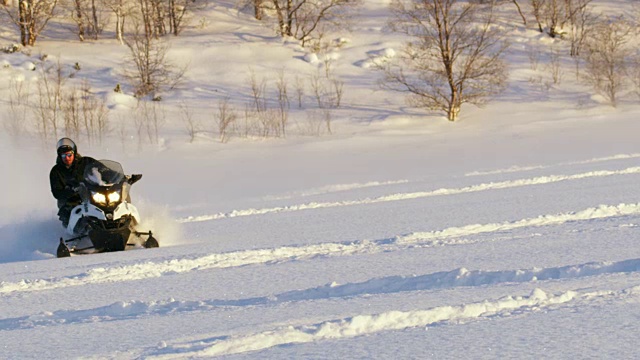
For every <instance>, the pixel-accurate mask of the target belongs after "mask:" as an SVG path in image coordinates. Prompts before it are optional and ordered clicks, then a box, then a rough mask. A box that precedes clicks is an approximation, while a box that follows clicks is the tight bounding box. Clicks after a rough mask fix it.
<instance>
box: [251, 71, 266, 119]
mask: <svg viewBox="0 0 640 360" xmlns="http://www.w3.org/2000/svg"><path fill="white" fill-rule="evenodd" d="M249 74H250V76H249V85H250V87H251V98H252V100H253V105H254V109H255V111H256V112H257V113H258V114H260V113H263V112H265V111H266V110H267V99H266V95H265V93H266V88H267V81H266V80H265V79H264V78H262V79H261V80H260V81H258V79H257V77H256V73H255V72H254V71H253V69H250V70H249Z"/></svg>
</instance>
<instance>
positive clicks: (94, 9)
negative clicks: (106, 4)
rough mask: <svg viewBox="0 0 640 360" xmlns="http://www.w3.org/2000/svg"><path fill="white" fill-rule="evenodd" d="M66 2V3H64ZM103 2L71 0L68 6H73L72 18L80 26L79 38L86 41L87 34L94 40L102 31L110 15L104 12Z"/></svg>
mask: <svg viewBox="0 0 640 360" xmlns="http://www.w3.org/2000/svg"><path fill="white" fill-rule="evenodd" d="M63 4H64V3H63ZM102 6H103V3H102V2H98V1H97V0H71V1H70V3H69V4H68V5H67V7H71V9H70V12H71V18H72V19H73V21H74V22H75V23H76V25H77V28H78V30H77V31H78V38H79V39H80V41H84V39H85V35H86V36H89V37H91V38H92V39H94V40H97V39H98V36H99V35H100V34H101V33H102V30H103V29H104V26H105V24H106V23H107V21H108V17H107V16H105V15H101V14H103V12H102V9H101V7H102Z"/></svg>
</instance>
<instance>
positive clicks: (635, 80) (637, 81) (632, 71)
mask: <svg viewBox="0 0 640 360" xmlns="http://www.w3.org/2000/svg"><path fill="white" fill-rule="evenodd" d="M628 70H629V78H630V79H631V83H632V84H633V89H634V91H633V92H634V93H635V94H636V95H637V96H638V98H639V99H640V56H638V55H636V56H634V57H632V59H631V66H629V67H628Z"/></svg>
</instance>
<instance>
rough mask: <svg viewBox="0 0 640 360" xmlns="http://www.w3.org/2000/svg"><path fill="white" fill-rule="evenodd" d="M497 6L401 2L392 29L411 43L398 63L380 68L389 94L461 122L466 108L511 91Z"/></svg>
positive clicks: (382, 64) (432, 0)
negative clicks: (496, 21) (405, 96)
mask: <svg viewBox="0 0 640 360" xmlns="http://www.w3.org/2000/svg"><path fill="white" fill-rule="evenodd" d="M493 9H494V4H493V2H490V3H489V4H487V5H482V4H478V3H476V2H462V1H458V0H421V1H418V2H412V1H406V0H395V1H394V3H393V7H392V11H393V18H392V20H391V22H390V24H389V25H390V26H391V28H392V29H394V30H395V31H397V32H400V33H403V34H406V35H408V36H409V38H410V39H411V41H410V42H408V43H407V44H406V45H405V48H404V51H403V53H402V55H401V56H400V58H399V60H398V61H388V62H375V63H374V64H375V66H376V67H377V68H378V69H380V70H382V71H383V74H384V78H383V79H382V81H381V82H380V85H381V87H382V88H384V89H389V90H393V91H400V92H405V93H408V94H409V97H408V102H409V104H411V105H412V106H416V107H420V108H427V109H431V110H437V111H443V112H445V113H446V114H447V118H448V119H449V120H450V121H455V120H456V119H457V118H458V116H459V113H460V109H461V106H462V104H464V103H471V104H476V105H482V104H484V103H486V102H487V101H488V99H489V98H490V97H491V96H492V95H494V94H497V93H499V92H501V91H502V90H503V89H504V88H505V84H506V80H507V72H508V70H507V66H506V65H505V63H504V62H503V61H502V57H503V53H504V50H505V49H506V48H507V43H506V41H505V40H504V34H503V33H502V32H501V31H500V29H499V28H497V27H495V26H494V13H493Z"/></svg>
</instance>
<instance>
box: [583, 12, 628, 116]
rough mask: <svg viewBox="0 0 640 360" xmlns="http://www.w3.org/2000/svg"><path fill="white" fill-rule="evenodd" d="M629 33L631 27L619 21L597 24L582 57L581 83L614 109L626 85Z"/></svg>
mask: <svg viewBox="0 0 640 360" xmlns="http://www.w3.org/2000/svg"><path fill="white" fill-rule="evenodd" d="M631 31H632V27H631V25H630V24H629V23H628V22H627V21H625V20H624V19H623V18H621V17H617V18H612V19H609V20H608V21H601V22H599V23H598V25H597V26H596V29H595V31H594V32H593V33H592V34H591V36H589V39H588V40H587V43H586V46H585V51H584V54H583V58H584V61H585V69H584V73H583V79H584V80H585V81H586V82H587V83H588V84H589V85H591V86H592V87H593V89H594V90H595V91H596V92H597V93H598V94H600V95H602V96H604V97H605V98H606V99H607V101H608V102H609V104H610V105H611V106H614V107H615V106H616V105H617V102H618V93H619V92H620V91H621V90H622V89H623V88H624V87H625V85H626V81H625V80H626V78H625V77H626V68H627V60H628V57H629V55H630V47H629V45H628V42H629V38H630V34H631Z"/></svg>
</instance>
